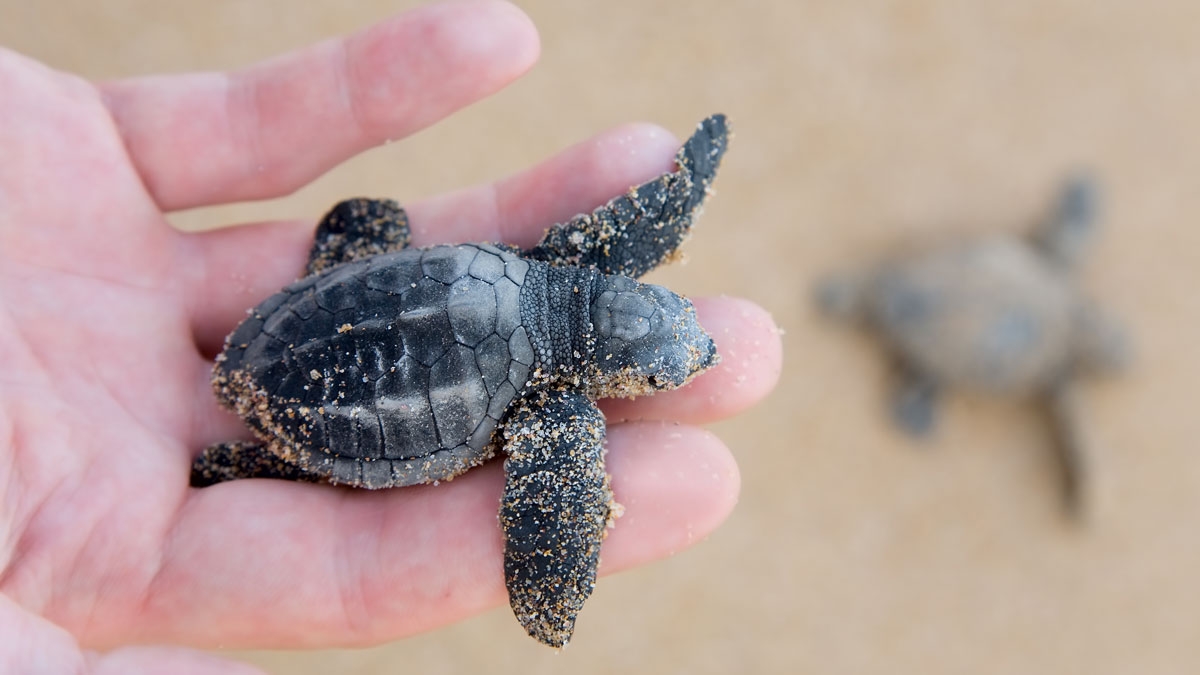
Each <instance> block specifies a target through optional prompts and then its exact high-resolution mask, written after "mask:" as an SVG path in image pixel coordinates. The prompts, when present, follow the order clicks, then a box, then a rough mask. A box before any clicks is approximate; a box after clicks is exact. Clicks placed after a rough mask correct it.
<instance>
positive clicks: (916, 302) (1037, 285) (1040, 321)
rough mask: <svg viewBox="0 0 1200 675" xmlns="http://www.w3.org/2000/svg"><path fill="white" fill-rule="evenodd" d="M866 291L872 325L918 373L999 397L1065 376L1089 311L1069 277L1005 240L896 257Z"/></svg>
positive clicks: (1015, 242)
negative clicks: (981, 390)
mask: <svg viewBox="0 0 1200 675" xmlns="http://www.w3.org/2000/svg"><path fill="white" fill-rule="evenodd" d="M864 290H865V291H866V292H865V301H866V307H865V309H866V311H867V314H868V316H869V317H870V319H871V320H872V321H873V322H874V324H875V325H876V326H877V327H878V329H879V330H880V331H881V332H882V334H883V335H884V337H885V338H886V339H887V340H888V341H889V342H890V343H891V344H892V346H893V348H894V349H895V350H896V351H897V352H898V354H899V355H901V356H902V357H903V358H905V359H906V360H907V361H908V362H909V363H910V365H912V366H913V367H915V368H916V369H917V370H918V371H919V372H922V373H925V374H927V375H930V376H932V377H934V378H936V379H938V380H940V381H944V382H949V383H954V384H960V385H966V386H970V387H976V388H979V389H983V390H988V391H995V392H1005V393H1027V392H1032V391H1039V390H1042V389H1044V388H1045V387H1046V385H1047V384H1048V383H1049V382H1051V381H1054V380H1056V379H1058V378H1060V377H1062V376H1063V375H1064V374H1065V372H1066V371H1067V369H1068V368H1069V367H1070V364H1071V360H1072V358H1073V355H1074V354H1073V352H1074V349H1075V347H1076V344H1077V341H1078V340H1079V339H1080V336H1079V332H1080V331H1081V330H1082V329H1083V325H1082V324H1081V312H1083V311H1084V310H1085V309H1086V305H1084V304H1083V303H1082V301H1081V298H1080V297H1079V295H1078V293H1077V291H1076V290H1075V287H1074V285H1073V283H1072V280H1071V279H1070V278H1069V277H1068V275H1067V274H1066V272H1065V270H1062V269H1059V268H1057V267H1055V266H1053V265H1051V264H1050V263H1049V262H1048V261H1047V260H1046V257H1045V256H1044V255H1043V254H1041V253H1040V252H1039V251H1037V250H1035V249H1034V248H1033V247H1031V246H1029V245H1028V244H1026V243H1025V242H1024V241H1020V240H1017V239H1015V238H1006V237H988V238H982V239H973V240H968V241H963V242H959V243H957V244H954V245H951V246H947V247H945V248H940V249H934V250H928V251H922V252H918V253H914V254H910V255H901V256H897V257H895V258H893V259H890V260H888V261H886V262H884V263H883V264H882V265H880V266H879V268H878V269H876V270H875V272H874V273H873V274H872V275H871V278H870V281H869V284H868V287H867V288H866V289H864Z"/></svg>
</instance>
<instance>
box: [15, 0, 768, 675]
mask: <svg viewBox="0 0 1200 675" xmlns="http://www.w3.org/2000/svg"><path fill="white" fill-rule="evenodd" d="M536 56H537V38H536V34H535V33H534V31H533V28H532V27H531V26H530V24H529V23H528V20H527V19H526V18H525V17H524V16H523V15H521V14H520V12H519V11H517V10H516V9H514V8H513V7H511V6H509V5H507V4H504V3H501V2H495V1H483V2H460V3H450V4H445V5H438V6H432V7H428V8H425V9H422V10H418V11H416V12H412V13H409V14H407V15H404V16H401V17H397V18H395V19H393V20H391V21H388V22H385V23H382V24H380V25H377V26H375V27H373V28H371V29H369V30H367V31H364V32H363V33H360V34H357V35H354V36H351V37H349V38H346V39H343V40H337V41H331V42H328V43H323V44H319V45H316V46H314V47H312V48H309V49H307V50H304V51H302V52H297V53H294V54H290V55H287V56H285V57H282V58H279V59H276V60H273V61H270V62H267V63H264V64H260V65H258V66H255V67H252V68H250V69H247V70H245V71H240V72H237V73H231V74H197V75H186V76H178V77H153V78H141V79H137V80H129V81H121V82H113V83H107V84H103V85H99V86H97V85H93V84H91V83H88V82H85V81H82V80H80V79H78V78H75V77H72V76H69V75H65V74H62V73H58V72H54V71H51V70H49V69H47V68H46V67H44V66H42V65H40V64H38V63H36V62H33V61H30V60H28V59H26V58H24V57H21V56H19V55H17V54H13V53H10V52H4V51H0V92H4V94H3V96H0V354H3V357H2V360H0V363H3V368H2V370H0V592H2V593H3V594H2V595H0V670H2V671H4V672H31V671H34V670H35V668H36V667H37V666H41V667H44V668H45V671H46V672H60V669H61V670H62V672H67V671H66V668H73V669H75V670H72V671H70V672H76V671H86V670H88V669H91V670H92V671H94V672H109V671H111V672H141V671H142V670H143V669H144V670H146V671H150V670H154V671H156V672H159V671H161V672H184V673H186V672H195V673H201V672H204V673H208V672H223V673H225V672H236V671H239V670H240V669H242V668H246V667H244V666H239V665H237V664H231V663H228V662H225V661H223V660H219V659H214V658H211V657H208V656H205V655H202V654H199V653H196V652H191V651H187V650H178V649H157V648H126V649H119V650H117V651H114V652H112V653H110V654H108V655H106V656H105V657H104V658H98V657H95V656H94V655H89V654H87V653H85V652H84V651H83V648H85V647H86V648H96V649H110V648H114V647H119V646H122V645H128V644H138V643H143V644H144V643H172V644H186V645H193V646H227V647H293V646H332V645H356V644H369V643H374V642H379V641H382V640H386V639H391V638H395V637H398V636H402V635H406V634H411V633H414V632H418V631H421V630H426V629H429V628H431V627H434V626H437V625H441V624H444V623H447V622H450V621H453V620H456V619H459V618H462V617H465V616H468V615H470V614H472V613H474V612H477V611H480V610H482V609H484V608H486V607H489V606H492V605H494V604H496V603H498V602H500V601H502V599H503V598H504V588H503V578H502V574H501V570H500V561H501V546H502V544H501V539H500V532H499V529H498V526H497V523H496V510H497V503H498V500H499V495H500V492H501V483H502V479H501V476H500V475H499V470H498V467H497V466H495V465H492V466H488V467H484V468H482V469H479V470H476V471H472V472H470V473H468V474H467V475H466V476H464V477H462V478H460V479H458V480H455V481H454V482H452V483H449V484H445V485H440V486H425V487H417V488H406V489H401V490H391V491H383V492H374V493H368V492H356V491H352V490H346V489H332V488H329V487H324V486H313V485H303V484H293V483H285V482H280V481H242V482H237V483H230V484H226V485H221V486H217V487H214V488H210V489H206V490H194V489H191V488H189V487H188V473H189V467H190V464H191V460H192V457H193V456H194V455H195V454H196V453H197V452H198V451H199V450H200V449H201V448H203V447H204V446H206V445H208V444H210V443H213V442H217V441H225V440H230V439H232V438H236V437H244V436H245V435H246V431H245V429H244V427H243V426H242V425H241V424H240V422H239V421H238V420H236V419H234V418H233V417H231V416H230V415H229V414H228V413H225V412H224V411H222V410H220V409H219V408H218V407H217V404H216V402H215V399H214V398H213V396H212V393H211V390H210V387H209V383H208V380H209V371H210V369H211V365H212V355H213V354H214V353H215V352H216V350H217V349H218V348H219V346H220V342H221V340H222V338H223V337H224V335H225V334H226V333H227V332H228V331H229V330H230V329H231V328H232V327H233V325H234V324H235V323H236V322H237V321H238V320H239V319H240V318H241V317H242V316H243V315H244V311H245V308H246V307H249V306H251V305H253V304H255V303H256V302H257V301H258V300H260V299H261V298H263V297H265V296H266V295H268V294H269V293H271V292H273V291H274V290H275V289H277V288H278V287H280V286H282V285H284V284H285V283H287V282H288V281H290V280H291V279H293V278H294V277H295V276H297V274H298V273H299V271H300V269H301V267H302V265H303V260H304V258H305V256H306V252H307V247H308V244H309V243H310V241H311V226H312V223H311V222H307V223H296V222H280V223H269V224H257V225H249V226H243V227H239V228H231V229H227V230H220V231H214V232H209V233H204V234H184V233H180V232H177V231H175V230H173V229H171V228H170V227H169V226H168V224H167V223H166V221H165V219H164V216H163V214H164V212H169V211H171V210H175V209H181V208H186V207H191V206H197V205H204V204H214V203H221V202H229V201H237V200H246V199H255V198H265V197H271V196H277V195H280V194H286V193H288V192H290V191H292V190H294V189H296V188H297V187H299V186H301V185H303V184H304V183H306V182H307V181H309V180H311V179H312V178H314V177H315V176H317V175H319V174H320V173H321V172H323V171H325V170H327V169H328V168H330V167H331V166H333V165H334V164H336V163H337V162H339V161H341V160H343V159H345V158H347V157H349V156H351V155H353V154H354V153H356V152H358V151H361V150H363V149H365V148H368V147H370V146H372V145H375V144H377V143H380V142H382V141H383V140H385V139H387V138H397V137H402V136H404V135H406V134H408V133H411V132H413V131H415V130H417V129H419V128H421V127H423V126H426V125H428V124H430V123H432V122H434V121H436V120H437V119H439V118H441V117H444V116H445V115H447V114H449V113H450V112H452V111H453V110H455V109H457V108H459V107H461V106H463V105H466V104H467V103H469V102H471V101H473V100H476V99H478V98H480V97H483V96H486V95H487V94H489V93H491V92H493V91H495V90H497V89H499V88H500V87H502V86H503V85H505V84H506V83H508V82H509V81H511V80H512V79H514V78H515V77H517V76H519V75H520V74H521V73H522V72H523V71H524V70H525V69H526V68H528V67H529V66H530V65H531V64H532V63H533V61H534V60H535V59H536ZM630 147H635V148H637V149H638V151H637V152H636V153H632V154H631V153H630V152H629V149H630ZM675 147H676V141H675V139H674V138H673V137H672V136H670V135H669V134H667V133H665V132H663V131H661V130H659V129H658V128H657V127H652V126H648V125H635V126H628V127H624V128H621V129H617V130H614V131H611V132H609V133H607V134H604V135H602V136H600V137H597V138H596V139H593V140H592V141H589V142H586V143H583V144H581V145H579V146H576V147H574V148H571V149H569V150H567V151H566V152H564V153H563V154H561V155H559V156H557V157H555V158H552V159H551V160H549V161H547V162H545V163H543V164H542V165H539V166H537V167H534V168H532V169H530V170H527V171H525V172H523V173H519V174H517V175H514V176H512V177H510V178H507V179H504V180H502V181H499V182H497V183H495V184H490V185H485V186H479V187H476V188H469V189H466V190H463V191H460V192H457V193H454V194H451V195H446V196H443V197H439V198H435V199H432V200H427V201H425V202H421V203H418V204H412V205H409V213H410V215H411V218H412V221H413V228H414V240H415V241H414V243H415V244H417V245H424V244H429V243H433V242H435V241H449V240H485V239H486V240H507V241H512V242H514V243H517V244H526V245H527V244H529V243H531V242H532V241H535V240H536V239H537V238H538V236H539V234H540V232H541V230H542V229H543V228H545V227H546V226H547V225H549V224H550V223H553V222H555V221H558V220H563V219H565V218H566V217H569V216H570V215H572V214H574V213H576V212H579V211H585V210H589V209H590V208H592V207H593V206H595V205H596V204H598V203H600V202H602V201H604V200H605V199H607V198H608V197H609V196H611V195H612V194H616V193H618V192H620V191H622V190H624V189H625V188H627V187H628V186H629V185H632V184H636V183H638V182H640V181H642V180H644V179H646V178H649V177H651V176H653V175H655V174H657V173H659V172H661V171H664V170H666V169H668V168H670V166H671V158H672V156H673V153H674V150H675ZM300 148H303V151H302V152H301V151H299V150H298V149H300ZM697 307H698V309H699V311H700V315H701V319H702V321H703V322H704V324H705V326H706V327H707V328H708V329H709V331H710V332H711V333H713V335H714V337H715V338H716V340H717V343H718V347H719V348H720V350H721V352H722V353H723V354H725V355H726V356H729V355H730V354H733V353H736V354H737V358H726V359H725V364H726V365H723V366H721V367H720V368H718V369H716V370H715V371H713V372H712V373H710V374H707V375H705V376H704V377H703V378H700V379H699V380H697V382H695V383H694V384H693V386H691V387H689V388H686V389H684V390H681V391H678V392H671V393H668V394H665V395H661V396H657V397H654V398H653V399H648V400H642V401H636V402H620V403H619V404H617V403H614V404H612V405H610V406H608V407H607V408H606V410H607V411H608V414H609V418H610V421H612V422H618V421H620V420H623V419H634V418H636V419H639V420H643V421H639V422H625V423H613V424H611V425H610V432H609V446H610V448H611V454H610V460H609V470H610V472H611V473H612V474H613V484H614V491H615V493H616V494H617V498H618V500H620V501H621V502H622V503H623V504H624V505H625V506H626V509H627V515H626V517H625V518H623V519H622V520H621V522H620V523H619V525H618V527H617V528H616V529H615V530H614V532H613V535H612V536H611V537H610V538H609V539H608V541H606V543H605V547H604V562H605V565H604V571H613V570H615V569H619V568H622V567H627V566H630V565H634V564H637V563H640V562H644V561H647V560H651V559H654V558H657V557H661V556H663V555H666V554H668V553H669V552H673V551H676V550H679V549H681V548H683V547H684V546H686V545H687V543H688V542H690V541H691V540H692V538H693V537H694V536H695V535H696V534H697V533H705V532H708V531H709V530H711V529H712V528H713V527H715V526H716V525H717V524H718V523H719V522H720V521H721V520H722V519H723V518H724V516H725V515H726V514H727V513H728V510H729V509H730V508H731V507H732V504H733V501H734V500H735V498H736V493H737V472H736V468H735V466H734V465H733V462H732V459H731V458H730V456H729V454H728V451H727V450H726V449H725V448H724V446H723V445H721V443H720V442H719V441H718V440H716V439H715V438H714V437H712V436H711V435H709V434H707V433H706V432H704V431H702V430H700V429H698V428H695V427H691V426H687V425H688V424H691V423H703V422H707V421H711V420H714V419H717V418H719V417H722V416H725V415H728V414H732V413H733V412H736V411H738V410H740V409H742V408H744V407H746V406H748V405H750V404H752V403H754V402H755V401H756V400H758V399H759V398H760V397H761V396H763V395H764V394H765V393H766V391H767V390H769V389H770V387H771V385H772V384H773V383H774V379H775V377H776V376H777V373H778V358H779V354H778V340H777V337H776V335H775V332H774V328H773V326H772V325H771V323H770V320H769V318H767V317H766V315H765V314H764V313H763V312H762V311H761V310H759V309H757V308H756V307H754V306H753V305H750V304H749V303H745V302H742V301H737V300H732V299H717V300H704V299H699V300H697ZM647 420H648V421H647ZM665 421H670V422H675V423H682V424H676V425H672V426H668V425H667V424H665V423H664V422H665ZM668 467H670V470H669V471H668V470H667V468H668ZM514 634H518V630H517V629H514ZM31 664H32V665H31Z"/></svg>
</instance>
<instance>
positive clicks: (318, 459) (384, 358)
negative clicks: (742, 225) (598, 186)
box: [191, 115, 727, 647]
mask: <svg viewBox="0 0 1200 675" xmlns="http://www.w3.org/2000/svg"><path fill="white" fill-rule="evenodd" d="M726 144H727V131H726V126H725V118H724V117H723V116H721V115H714V116H712V117H709V118H708V119H706V120H704V121H703V122H701V123H700V125H699V126H698V128H697V130H696V131H695V133H694V134H693V135H692V136H691V138H689V139H688V140H687V142H686V143H684V145H683V147H682V148H681V149H680V150H679V153H678V154H677V156H676V169H675V170H674V171H672V172H670V173H666V174H663V175H662V176H660V177H658V178H656V179H654V180H652V181H650V182H647V183H645V184H643V185H641V186H638V187H636V188H633V189H631V190H630V191H629V192H628V193H626V194H623V195H620V196H618V197H615V198H613V199H612V200H611V201H609V202H608V203H607V204H605V205H603V206H601V207H599V208H597V209H596V210H595V211H593V212H592V213H591V214H581V215H579V216H576V217H575V218H574V219H572V220H570V221H568V222H567V223H565V224H559V225H555V226H553V227H551V228H550V229H549V230H548V231H547V232H546V235H545V236H544V238H543V239H542V241H541V242H540V243H539V244H537V245H536V246H534V247H533V248H531V249H528V250H520V249H517V248H514V247H510V246H506V245H503V244H485V243H478V244H460V245H450V246H432V247H429V248H410V247H408V239H409V229H408V223H407V219H406V217H405V214H404V211H403V210H402V209H401V208H400V207H399V206H398V205H397V204H396V203H395V202H392V201H389V200H374V199H352V200H347V201H344V202H341V203H339V204H338V205H336V206H335V207H334V208H333V209H332V210H331V211H330V212H329V213H328V214H327V215H326V216H325V217H324V219H323V220H322V221H321V222H320V224H319V225H318V226H317V230H316V235H315V241H314V243H313V247H312V251H311V254H310V257H309V262H308V268H307V272H306V274H305V276H304V277H303V278H301V279H300V280H299V281H296V282H295V283H293V284H291V285H289V286H287V287H286V288H284V289H283V290H282V291H280V292H279V293H276V294H275V295H273V296H271V297H270V298H268V299H266V300H265V301H263V302H262V303H261V304H259V305H258V306H257V307H255V308H254V309H252V310H250V312H249V316H248V317H247V318H246V319H245V320H244V321H242V323H241V324H240V325H239V326H238V327H237V328H236V329H234V331H233V333H231V334H230V335H229V337H228V338H227V339H226V342H225V347H224V350H223V351H222V353H221V354H220V355H219V356H218V358H217V363H216V366H215V368H214V371H213V386H214V389H215V391H216V394H217V397H218V398H219V399H220V401H221V403H222V404H223V405H225V406H226V407H228V408H230V409H231V410H233V411H234V412H236V413H237V414H238V415H239V416H241V417H242V418H243V419H244V420H245V421H246V423H247V425H248V426H249V427H250V430H251V431H252V432H253V435H254V437H255V440H254V441H235V442H231V443H223V444H219V445H215V446H212V447H209V448H207V449H205V450H204V452H203V453H202V454H201V455H200V456H199V457H198V458H197V459H196V461H195V464H194V465H193V467H192V478H191V482H192V485H194V486H197V487H203V486H207V485H211V484H214V483H219V482H222V481H227V480H233V479H237V478H254V477H262V478H285V479H293V480H309V481H316V482H327V483H333V484H337V485H347V486H353V487H359V488H387V487H398V486H405V485H415V484H420V483H435V482H437V481H445V480H449V479H451V478H454V477H455V476H457V475H459V474H461V473H462V472H464V471H466V470H468V469H470V468H471V467H474V466H476V465H479V464H481V463H483V462H484V461H486V460H488V459H489V458H491V457H492V456H494V455H495V454H496V452H497V451H499V450H503V452H504V454H505V455H507V459H506V460H505V462H504V474H505V491H504V497H503V500H502V503H501V509H500V524H501V527H502V529H503V533H504V540H505V544H504V576H505V582H506V585H507V588H508V594H509V599H510V603H511V605H512V608H513V612H514V613H515V614H516V617H517V619H518V620H519V621H520V623H521V625H522V626H524V628H525V630H526V631H527V632H528V633H529V634H530V635H531V636H533V637H534V638H536V639H537V640H539V641H541V642H543V643H545V644H547V645H550V646H553V647H562V646H564V645H565V644H566V643H567V641H568V640H569V639H570V637H571V633H572V631H573V629H574V625H575V617H576V614H577V613H578V612H579V610H580V608H581V607H582V606H583V602H584V600H586V599H587V597H588V595H589V594H590V593H591V591H592V588H593V586H594V584H595V579H596V566H597V563H598V561H599V554H600V542H601V540H602V539H603V538H604V535H605V532H606V529H607V527H608V526H609V525H610V524H611V521H612V520H613V519H614V518H615V512H614V508H615V503H614V502H613V497H612V493H611V492H610V490H609V481H608V476H607V475H606V474H605V471H604V436H605V421H604V415H603V414H602V413H601V412H600V410H599V409H598V408H597V407H596V404H595V400H596V399H597V398H600V397H612V396H625V397H628V396H636V395H641V394H646V393H650V392H653V391H658V390H664V389H674V388H676V387H680V386H683V385H684V384H686V383H687V382H688V381H690V380H691V379H692V378H694V377H695V376H696V375H697V374H699V373H700V372H702V371H704V370H706V369H708V368H710V367H712V366H713V365H714V364H716V363H717V361H718V356H717V351H716V347H715V345H714V344H713V341H712V338H710V337H709V335H708V334H707V333H705V332H704V329H703V328H701V326H700V324H699V322H698V321H697V319H696V311H695V308H694V307H693V306H692V303H691V302H690V301H688V300H687V299H686V298H683V297H681V296H679V295H676V294H674V293H672V292H671V291H669V290H667V289H665V288H662V287H660V286H654V285H650V284H642V283H639V282H637V281H635V280H634V279H636V278H637V277H640V276H641V275H643V274H645V273H646V272H648V271H650V270H651V269H653V268H654V267H656V266H658V265H659V264H660V263H662V262H663V261H666V260H669V259H671V258H672V257H674V256H675V255H676V252H677V249H678V247H679V245H680V244H681V243H682V241H683V240H684V238H685V237H686V236H687V234H688V231H689V228H690V227H691V224H692V221H693V219H694V217H695V216H696V215H697V214H698V212H699V209H700V207H701V205H702V204H703V202H704V200H705V198H706V196H707V195H708V193H709V188H710V185H711V184H712V181H713V178H714V176H715V174H716V171H717V167H718V164H719V163H720V160H721V156H722V155H723V154H724V152H725V148H726Z"/></svg>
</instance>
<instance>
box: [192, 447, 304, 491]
mask: <svg viewBox="0 0 1200 675" xmlns="http://www.w3.org/2000/svg"><path fill="white" fill-rule="evenodd" d="M241 478H279V479H282V480H294V481H306V482H309V483H318V482H321V478H320V477H318V476H316V475H314V474H312V473H309V472H308V471H305V470H304V469H302V468H300V467H298V466H296V465H295V464H292V463H290V462H288V461H286V460H284V459H282V458H281V457H279V456H278V455H276V454H274V453H272V452H271V451H269V450H267V448H266V447H265V446H264V445H263V444H262V443H258V442H256V441H233V442H232V443H218V444H217V445H211V446H209V447H207V448H205V449H204V452H202V453H200V456H199V457H197V458H196V459H195V461H193V462H192V478H191V484H192V487H208V486H209V485H216V484H217V483H224V482H226V481H231V480H238V479H241Z"/></svg>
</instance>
